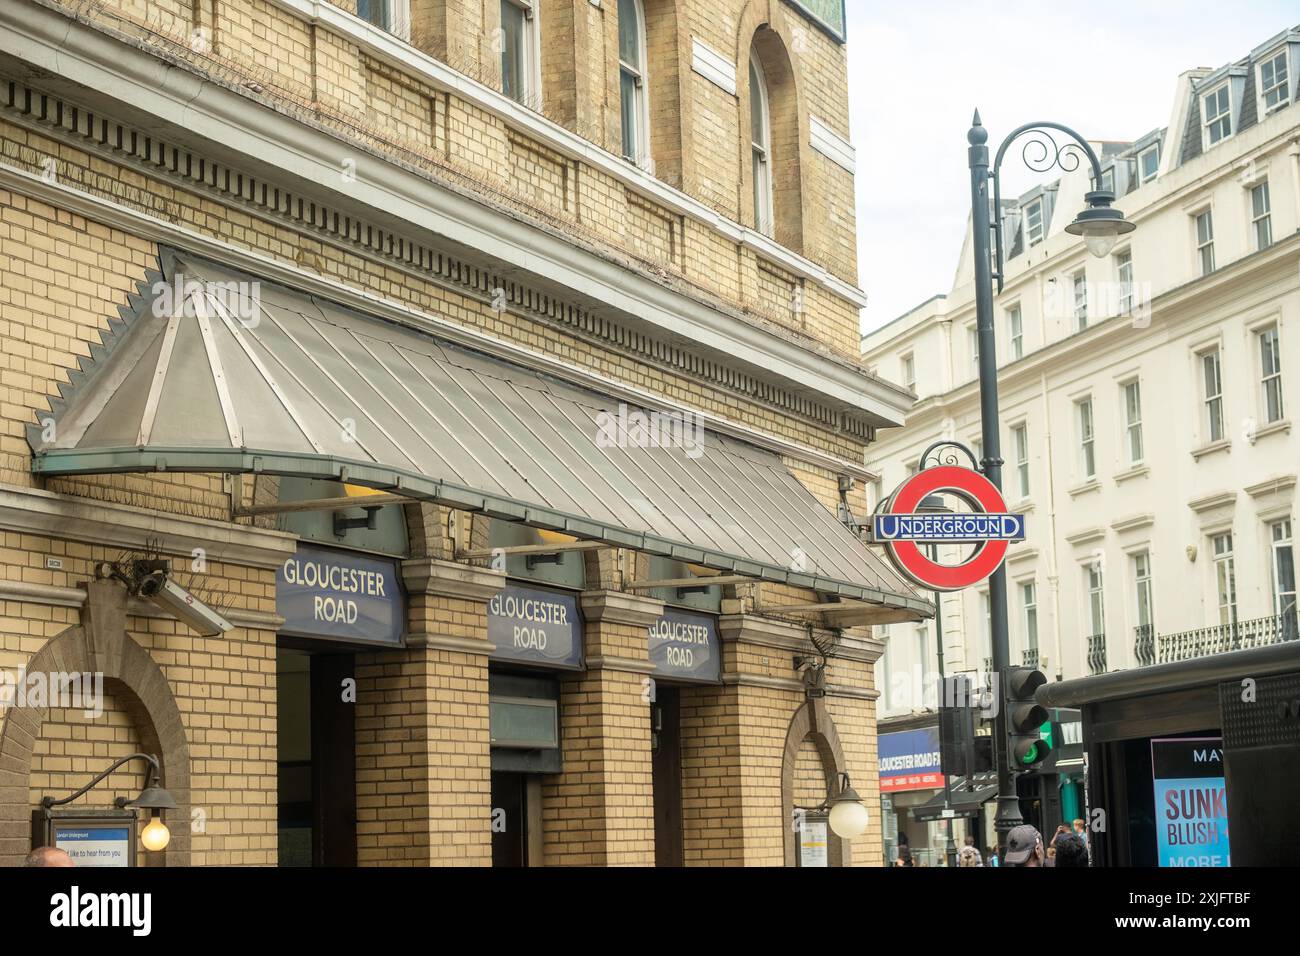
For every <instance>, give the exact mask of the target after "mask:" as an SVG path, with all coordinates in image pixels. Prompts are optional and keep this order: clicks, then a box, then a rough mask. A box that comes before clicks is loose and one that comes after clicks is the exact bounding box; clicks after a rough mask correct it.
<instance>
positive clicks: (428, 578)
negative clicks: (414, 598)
mask: <svg viewBox="0 0 1300 956" xmlns="http://www.w3.org/2000/svg"><path fill="white" fill-rule="evenodd" d="M402 581H403V583H405V585H406V590H407V592H408V593H409V594H411V595H419V594H429V595H436V596H438V597H449V598H464V599H465V600H467V601H489V600H491V599H492V597H493V596H495V595H496V594H498V593H500V591H501V589H502V588H503V587H505V585H506V576H505V572H503V571H492V570H489V569H488V568H481V567H478V566H477V565H473V564H461V563H460V562H459V561H443V560H440V559H438V558H412V559H411V560H409V561H403V562H402Z"/></svg>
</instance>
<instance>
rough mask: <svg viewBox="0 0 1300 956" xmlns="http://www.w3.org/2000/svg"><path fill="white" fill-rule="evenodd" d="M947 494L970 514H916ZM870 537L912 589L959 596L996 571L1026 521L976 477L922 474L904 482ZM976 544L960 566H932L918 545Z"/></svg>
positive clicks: (966, 471)
mask: <svg viewBox="0 0 1300 956" xmlns="http://www.w3.org/2000/svg"><path fill="white" fill-rule="evenodd" d="M935 494H949V495H954V496H956V497H958V498H960V499H961V500H963V501H965V502H966V503H967V504H968V505H969V506H970V507H971V509H972V510H971V511H970V512H964V513H954V512H948V513H939V514H934V513H929V514H925V513H918V512H917V508H918V507H919V505H920V504H921V502H922V500H924V499H925V498H926V497H927V496H929V495H935ZM872 536H873V537H874V538H875V540H876V542H877V543H879V544H882V545H884V546H885V550H886V551H888V552H889V557H890V560H892V561H893V563H894V566H895V567H896V568H898V570H899V571H900V572H901V573H902V574H904V575H905V576H906V577H907V578H908V579H909V580H911V581H912V582H913V583H915V584H917V585H919V586H920V587H923V588H928V589H930V590H932V591H960V590H961V589H962V588H968V587H970V586H971V585H973V584H978V583H979V582H980V581H983V580H984V579H985V578H987V577H988V576H989V575H990V574H992V573H993V572H994V571H996V570H997V569H998V565H1000V564H1001V563H1002V560H1003V559H1004V558H1005V557H1006V556H1007V548H1008V546H1009V545H1010V543H1011V542H1012V541H1023V540H1024V537H1025V516H1024V515H1017V514H1009V513H1008V512H1007V504H1006V502H1005V501H1003V500H1002V494H1001V492H999V491H998V489H997V488H996V487H994V485H993V482H991V481H989V480H988V479H987V478H985V477H984V476H983V475H981V474H980V473H979V472H978V471H974V470H973V469H970V468H960V467H958V466H956V465H941V466H938V467H935V468H926V469H925V470H923V471H920V472H918V473H917V474H915V475H913V476H912V477H911V478H909V479H907V481H905V482H903V483H902V484H901V485H899V486H898V488H896V489H895V490H894V493H893V494H892V495H890V496H889V500H888V501H886V502H885V503H884V504H883V505H882V507H881V509H880V510H879V511H877V512H876V514H875V515H874V517H873V520H872ZM960 543H967V544H974V545H976V547H975V550H974V552H973V553H972V554H971V555H970V556H969V557H968V558H966V560H965V561H963V562H961V563H960V564H940V563H939V562H937V561H932V560H931V559H930V557H929V554H928V553H927V552H928V551H929V549H928V548H926V549H925V550H923V549H922V548H921V545H930V544H935V545H938V544H960Z"/></svg>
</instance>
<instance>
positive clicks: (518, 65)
mask: <svg viewBox="0 0 1300 956" xmlns="http://www.w3.org/2000/svg"><path fill="white" fill-rule="evenodd" d="M523 68H524V11H523V10H522V9H521V8H520V7H517V6H515V5H514V4H513V3H510V2H509V0H501V90H502V92H504V93H505V94H506V96H509V97H510V98H512V99H515V100H522V99H523V97H524V89H523V82H522V81H523Z"/></svg>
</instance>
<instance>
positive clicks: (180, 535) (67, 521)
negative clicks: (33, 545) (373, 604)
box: [0, 484, 297, 568]
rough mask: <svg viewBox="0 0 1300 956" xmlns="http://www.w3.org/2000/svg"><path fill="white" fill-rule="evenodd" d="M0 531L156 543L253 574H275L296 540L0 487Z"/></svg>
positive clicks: (124, 545) (112, 543)
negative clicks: (251, 569)
mask: <svg viewBox="0 0 1300 956" xmlns="http://www.w3.org/2000/svg"><path fill="white" fill-rule="evenodd" d="M0 530H3V531H18V532H21V533H23V534H37V535H47V536H49V537H52V538H67V539H72V540H74V541H86V542H89V543H91V544H102V545H106V546H109V547H114V548H121V549H143V548H145V547H146V546H148V545H149V544H150V543H158V544H159V545H160V546H161V549H162V551H163V553H164V554H168V555H183V556H185V557H186V558H189V557H190V556H191V555H192V554H193V552H194V549H196V548H202V549H203V551H204V552H205V553H206V556H207V560H209V561H218V562H221V563H224V564H238V565H243V566H245V567H254V568H278V567H279V566H280V565H281V564H283V563H284V561H285V559H286V558H290V557H292V556H293V554H294V552H295V551H296V550H297V539H296V538H295V537H294V536H293V535H291V534H285V533H283V532H280V531H270V530H267V529H265V528H256V527H252V526H250V525H237V524H230V523H227V522H221V521H211V520H209V519H206V518H190V517H186V516H184V515H175V514H167V513H166V512H160V511H151V510H146V509H144V508H136V507H134V506H132V505H121V504H114V503H112V502H108V501H97V500H94V499H91V498H78V497H73V496H71V495H60V494H55V493H54V492H50V491H42V490H39V489H36V488H24V487H21V486H18V485H8V484H0Z"/></svg>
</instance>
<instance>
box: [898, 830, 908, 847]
mask: <svg viewBox="0 0 1300 956" xmlns="http://www.w3.org/2000/svg"><path fill="white" fill-rule="evenodd" d="M898 845H899V846H907V834H906V833H900V834H899V835H898Z"/></svg>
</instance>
